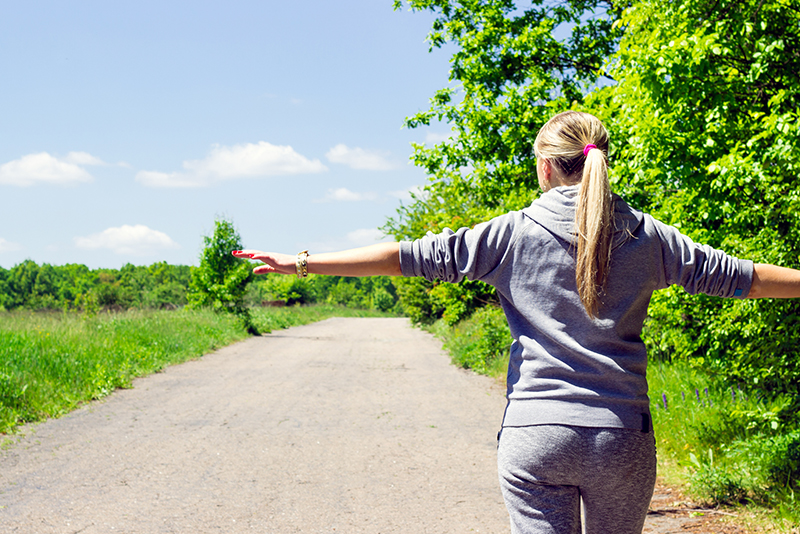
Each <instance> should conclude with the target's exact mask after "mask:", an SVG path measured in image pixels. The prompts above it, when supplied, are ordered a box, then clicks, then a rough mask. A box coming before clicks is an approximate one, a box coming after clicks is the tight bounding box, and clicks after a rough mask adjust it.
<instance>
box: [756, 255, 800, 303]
mask: <svg viewBox="0 0 800 534" xmlns="http://www.w3.org/2000/svg"><path fill="white" fill-rule="evenodd" d="M753 269H754V270H753V285H752V286H751V287H750V293H748V294H747V298H749V299H763V298H779V299H788V298H799V297H800V271H798V270H797V269H789V268H787V267H778V266H777V265H770V264H768V263H756V264H755V266H754V267H753Z"/></svg>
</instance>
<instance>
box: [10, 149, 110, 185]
mask: <svg viewBox="0 0 800 534" xmlns="http://www.w3.org/2000/svg"><path fill="white" fill-rule="evenodd" d="M102 164H103V162H102V161H101V160H100V159H98V158H96V157H94V156H92V155H91V154H87V153H86V152H70V153H69V154H68V155H67V157H66V158H57V157H55V156H51V155H50V154H48V153H47V152H40V153H38V154H28V155H27V156H22V157H21V158H20V159H15V160H13V161H9V162H8V163H4V164H3V165H0V184H6V185H16V186H20V187H27V186H31V185H34V184H37V183H47V184H58V185H74V184H78V183H85V182H91V181H92V175H91V174H89V173H88V172H86V170H85V169H83V167H82V166H83V165H102Z"/></svg>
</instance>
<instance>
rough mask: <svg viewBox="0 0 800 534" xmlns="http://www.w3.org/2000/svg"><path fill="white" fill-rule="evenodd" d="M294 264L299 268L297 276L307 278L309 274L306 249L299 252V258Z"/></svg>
mask: <svg viewBox="0 0 800 534" xmlns="http://www.w3.org/2000/svg"><path fill="white" fill-rule="evenodd" d="M294 266H295V268H296V270H297V278H305V277H306V276H308V251H307V250H304V251H303V252H298V253H297V259H296V260H295V262H294Z"/></svg>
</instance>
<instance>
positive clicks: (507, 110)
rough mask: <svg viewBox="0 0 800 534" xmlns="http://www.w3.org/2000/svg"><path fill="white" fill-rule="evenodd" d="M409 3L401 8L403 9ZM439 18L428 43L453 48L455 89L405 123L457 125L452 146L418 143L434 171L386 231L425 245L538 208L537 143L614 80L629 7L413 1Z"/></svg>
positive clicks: (595, 2) (419, 159)
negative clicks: (556, 120) (545, 129)
mask: <svg viewBox="0 0 800 534" xmlns="http://www.w3.org/2000/svg"><path fill="white" fill-rule="evenodd" d="M403 4H404V2H401V1H399V0H398V1H396V2H395V8H396V9H398V8H400V7H402V5H403ZM405 4H407V5H408V6H409V7H410V8H411V9H412V10H427V11H431V12H433V13H435V14H436V19H435V21H434V23H433V28H432V30H431V32H430V34H429V35H428V42H429V43H430V47H431V49H432V50H433V49H434V48H441V47H443V46H444V45H450V46H455V53H454V54H453V56H452V59H451V68H450V81H451V86H450V87H447V88H444V89H441V90H439V91H437V92H436V94H435V95H434V96H433V98H432V99H431V105H430V108H429V109H428V110H425V111H421V112H419V113H417V114H415V115H413V116H411V117H409V118H407V119H406V126H407V127H409V128H417V127H420V126H427V125H430V124H431V123H432V122H436V121H439V122H444V123H447V124H449V125H450V126H451V129H452V135H451V136H450V138H449V139H448V140H446V141H443V142H441V143H438V144H436V145H435V146H427V145H422V144H416V145H414V155H413V157H412V159H413V161H414V163H415V164H416V165H417V166H419V167H422V168H424V169H425V170H426V172H427V173H428V175H429V178H430V181H429V183H428V184H427V186H426V187H425V191H424V192H423V193H421V194H418V195H416V196H415V198H414V201H413V202H412V203H411V204H410V205H409V206H404V207H402V208H401V209H400V210H399V212H398V216H397V217H396V218H393V219H390V220H389V221H388V222H387V224H386V226H385V227H384V230H386V231H387V232H388V233H390V234H391V235H394V236H396V237H397V238H400V239H409V238H412V239H413V238H418V237H420V236H421V235H423V234H424V233H425V232H427V231H429V230H431V231H437V230H441V229H442V228H444V227H446V226H450V227H459V226H471V225H473V224H475V223H477V222H479V221H482V220H484V219H486V218H487V217H491V216H494V215H498V214H500V213H503V212H505V211H508V210H510V209H518V208H521V207H524V206H526V205H527V204H529V203H530V201H531V200H532V198H533V196H534V195H535V194H536V192H537V190H538V186H537V178H536V168H535V166H536V164H535V158H534V153H533V141H534V139H535V137H536V133H537V132H538V130H539V128H540V127H541V126H542V124H544V123H545V122H546V121H547V119H549V118H550V117H551V116H552V115H554V114H555V113H556V112H558V111H562V110H564V109H566V108H569V107H571V106H574V105H579V104H580V103H581V102H583V100H584V95H585V94H586V92H587V91H588V90H589V89H590V88H591V87H593V86H595V85H596V84H597V83H598V82H601V81H602V80H606V81H608V80H609V79H610V78H609V76H610V75H609V74H608V73H607V72H606V70H605V64H606V60H607V58H608V57H609V56H610V55H611V54H612V53H613V51H614V50H615V48H616V46H617V42H618V40H619V37H620V36H621V33H622V32H621V30H620V29H617V28H615V26H614V21H615V20H616V19H617V18H618V16H619V14H620V12H621V8H620V7H617V6H615V5H613V4H612V3H611V2H603V1H599V0H568V1H564V2H558V3H554V2H549V1H543V0H540V1H532V2H513V1H511V0H461V1H455V0H410V1H408V2H405Z"/></svg>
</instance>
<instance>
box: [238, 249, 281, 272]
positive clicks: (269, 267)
mask: <svg viewBox="0 0 800 534" xmlns="http://www.w3.org/2000/svg"><path fill="white" fill-rule="evenodd" d="M231 254H233V256H235V257H237V258H242V259H250V260H256V261H260V262H263V263H264V264H265V265H259V266H258V267H256V268H254V269H253V272H254V273H255V274H267V273H279V274H294V273H295V259H294V256H289V255H287V254H276V253H273V252H262V251H260V250H233V251H231Z"/></svg>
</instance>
